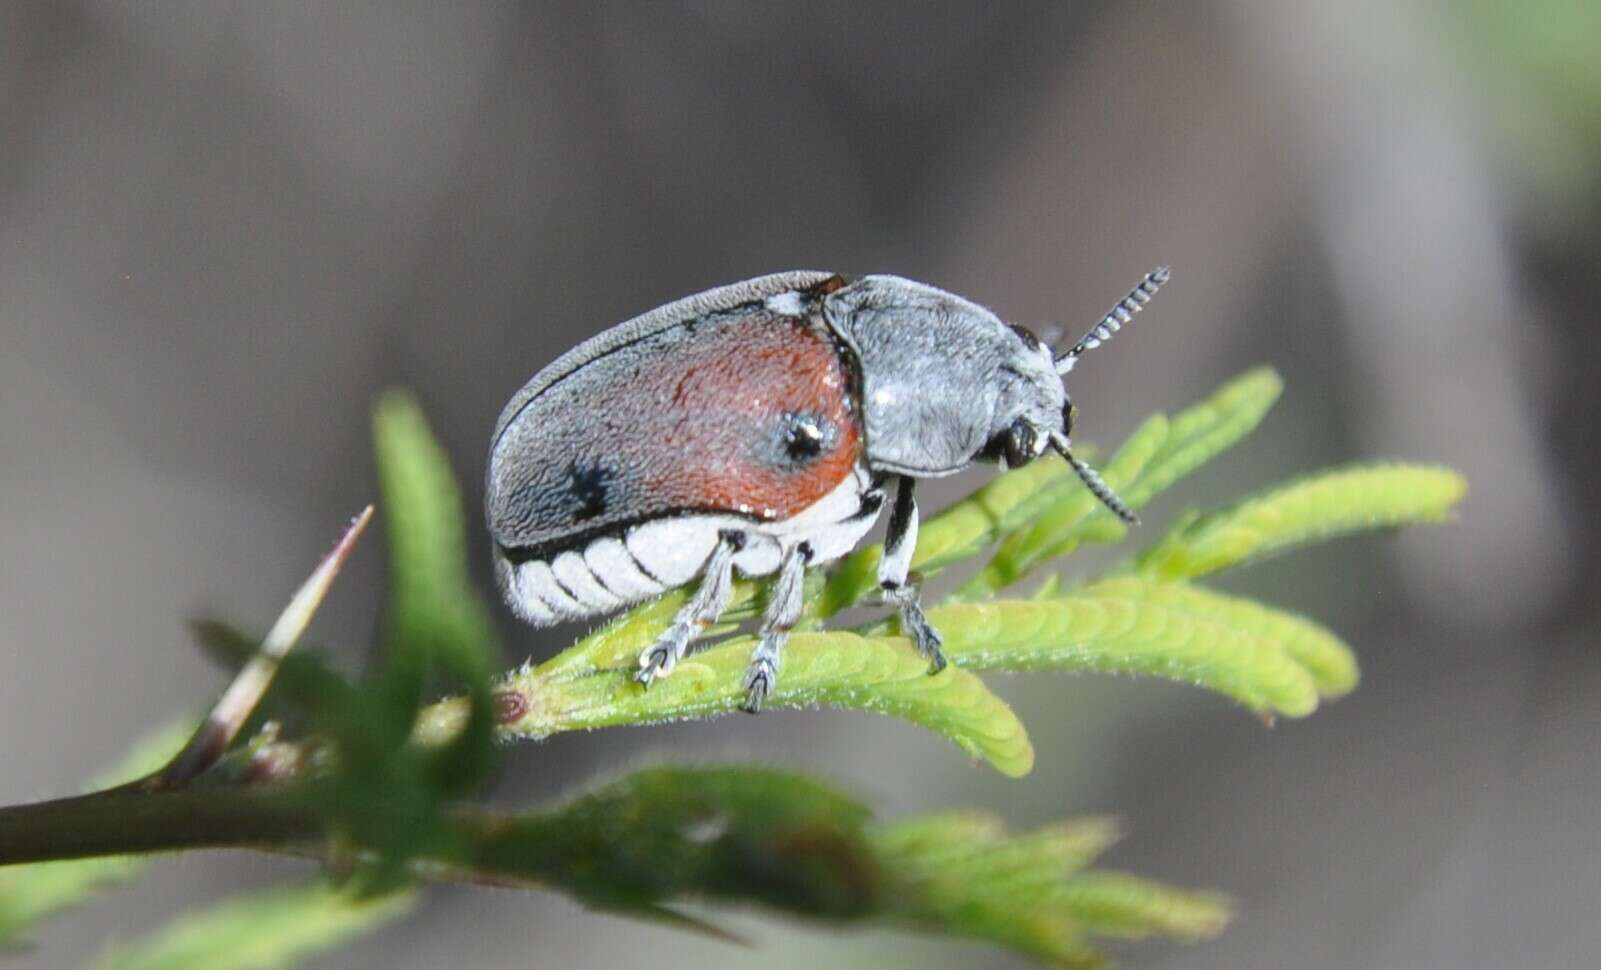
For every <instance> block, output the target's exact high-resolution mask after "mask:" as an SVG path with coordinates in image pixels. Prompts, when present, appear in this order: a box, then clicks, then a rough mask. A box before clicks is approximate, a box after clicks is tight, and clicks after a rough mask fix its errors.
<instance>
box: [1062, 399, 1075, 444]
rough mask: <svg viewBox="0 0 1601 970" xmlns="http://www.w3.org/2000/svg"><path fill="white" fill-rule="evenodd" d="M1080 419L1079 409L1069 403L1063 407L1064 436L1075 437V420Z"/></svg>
mask: <svg viewBox="0 0 1601 970" xmlns="http://www.w3.org/2000/svg"><path fill="white" fill-rule="evenodd" d="M1076 417H1078V408H1077V407H1075V406H1074V405H1073V402H1072V401H1068V402H1067V403H1066V404H1064V405H1062V434H1064V435H1066V436H1067V437H1069V438H1071V437H1073V419H1074V418H1076Z"/></svg>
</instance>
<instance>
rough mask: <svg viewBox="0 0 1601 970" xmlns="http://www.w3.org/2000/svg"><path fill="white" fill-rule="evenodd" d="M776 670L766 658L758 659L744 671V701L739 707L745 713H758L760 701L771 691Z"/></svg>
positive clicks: (759, 711)
mask: <svg viewBox="0 0 1601 970" xmlns="http://www.w3.org/2000/svg"><path fill="white" fill-rule="evenodd" d="M777 679H778V671H777V670H776V669H775V668H774V667H773V665H772V664H771V663H769V662H767V661H766V660H758V661H756V662H755V663H753V664H751V665H750V669H749V670H748V671H746V672H745V703H743V704H741V705H740V706H739V709H740V710H742V711H744V712H745V713H746V714H760V713H761V711H762V702H763V701H765V700H767V695H768V694H770V693H772V690H773V683H774V682H775V681H776V680H777Z"/></svg>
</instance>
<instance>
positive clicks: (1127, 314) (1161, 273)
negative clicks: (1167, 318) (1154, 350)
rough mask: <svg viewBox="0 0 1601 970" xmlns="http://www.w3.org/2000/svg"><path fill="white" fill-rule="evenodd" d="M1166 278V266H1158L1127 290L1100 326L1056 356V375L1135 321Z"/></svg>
mask: <svg viewBox="0 0 1601 970" xmlns="http://www.w3.org/2000/svg"><path fill="white" fill-rule="evenodd" d="M1168 276H1169V273H1168V269H1167V267H1166V266H1158V267H1157V268H1156V269H1153V270H1151V271H1150V272H1149V273H1146V274H1145V279H1143V280H1140V284H1139V285H1138V286H1136V287H1134V289H1132V290H1129V294H1128V296H1125V297H1123V299H1121V300H1119V301H1118V302H1117V305H1116V306H1114V307H1112V309H1110V310H1108V311H1107V313H1106V316H1104V317H1102V318H1101V322H1100V323H1097V324H1096V325H1095V326H1094V327H1092V328H1090V332H1089V333H1087V334H1085V335H1084V336H1083V338H1081V339H1080V340H1079V342H1078V343H1076V344H1074V345H1073V348H1072V349H1071V350H1069V351H1068V352H1067V353H1065V354H1061V355H1058V356H1057V358H1056V372H1057V373H1058V374H1066V373H1067V372H1068V371H1070V370H1072V369H1073V365H1074V364H1076V363H1078V359H1079V358H1080V357H1082V356H1084V353H1085V352H1086V351H1090V350H1094V349H1095V348H1096V347H1099V346H1100V345H1101V344H1104V343H1106V342H1107V341H1108V340H1111V339H1112V334H1114V333H1117V332H1118V330H1120V329H1122V327H1123V324H1125V323H1128V322H1129V321H1130V320H1132V319H1134V314H1136V313H1139V312H1140V311H1141V310H1143V309H1145V304H1147V303H1149V302H1151V297H1153V296H1155V295H1156V291H1157V290H1159V289H1161V287H1162V284H1163V283H1166V282H1167V280H1168Z"/></svg>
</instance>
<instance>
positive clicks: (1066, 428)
mask: <svg viewBox="0 0 1601 970" xmlns="http://www.w3.org/2000/svg"><path fill="white" fill-rule="evenodd" d="M1167 280H1168V270H1167V267H1165V266H1162V267H1158V268H1157V269H1155V270H1154V271H1152V272H1150V273H1147V274H1146V276H1145V278H1144V279H1143V280H1141V281H1140V282H1139V285H1137V286H1135V287H1134V289H1133V290H1131V291H1130V292H1129V294H1128V296H1126V297H1124V298H1123V299H1122V300H1120V301H1118V303H1117V305H1115V306H1114V307H1112V309H1111V310H1110V311H1108V312H1107V314H1106V315H1105V316H1103V317H1102V318H1101V320H1100V322H1099V323H1097V324H1096V325H1095V326H1094V327H1092V328H1090V332H1089V333H1087V334H1085V335H1084V336H1083V338H1081V339H1080V340H1079V341H1078V343H1076V344H1074V345H1073V346H1072V347H1070V348H1068V349H1067V350H1066V351H1064V352H1063V353H1061V354H1059V355H1056V356H1054V357H1053V356H1052V353H1051V351H1050V350H1049V349H1048V348H1046V347H1045V346H1044V345H1043V344H1042V343H1041V342H1040V340H1039V339H1038V338H1037V337H1035V336H1034V335H1033V334H1032V333H1030V332H1029V331H1027V330H1025V329H1023V328H1022V327H1017V326H1014V327H1013V328H1012V331H1013V333H1015V334H1016V335H1017V337H1018V339H1019V340H1020V341H1022V342H1023V344H1024V345H1025V346H1026V347H1027V348H1028V350H1029V351H1032V352H1033V353H1032V354H1023V355H1020V357H1019V358H1018V361H1017V363H1019V364H1021V365H1022V366H1015V367H1009V368H1007V370H1008V371H1009V372H1012V373H1015V375H1016V376H1017V378H1018V380H1017V381H1015V382H1014V386H1015V387H1016V388H1017V390H1016V392H1015V393H1014V395H1013V396H1014V397H1015V399H1016V400H1015V402H1014V403H1013V404H1012V407H1011V409H1010V410H1007V411H1002V412H999V413H1001V414H1004V415H1005V418H1004V420H1003V421H1002V422H1001V426H999V427H997V428H996V429H994V432H993V433H992V436H991V438H990V444H989V446H988V447H987V448H986V449H985V455H986V457H991V458H1000V459H1003V460H1005V462H1006V465H1007V467H1009V468H1016V467H1018V466H1019V465H1023V464H1026V463H1028V462H1030V461H1033V460H1034V459H1035V458H1037V457H1039V455H1040V454H1041V453H1042V452H1044V450H1045V449H1046V448H1047V447H1049V448H1051V449H1053V450H1054V451H1056V452H1057V453H1058V454H1060V455H1061V456H1062V457H1063V458H1064V459H1066V461H1067V463H1068V464H1069V465H1071V466H1072V468H1073V471H1074V472H1076V473H1077V474H1078V477H1079V478H1080V479H1081V480H1082V481H1083V482H1084V485H1085V487H1086V488H1088V489H1089V490H1090V492H1091V493H1092V494H1093V495H1094V496H1095V497H1096V498H1097V499H1099V500H1100V501H1101V503H1102V504H1104V505H1105V506H1106V507H1107V508H1108V509H1110V510H1112V512H1114V513H1115V514H1116V515H1117V516H1118V518H1120V519H1122V520H1123V521H1125V522H1127V523H1129V524H1130V525H1135V524H1137V523H1138V522H1139V519H1138V518H1137V517H1136V516H1135V515H1134V511H1133V510H1132V509H1130V508H1129V507H1128V505H1127V504H1125V503H1124V502H1123V500H1122V499H1120V498H1118V497H1117V493H1116V492H1114V491H1112V488H1111V486H1109V485H1107V484H1106V482H1105V480H1104V479H1102V478H1101V476H1100V475H1099V474H1098V473H1097V472H1096V471H1095V469H1094V468H1091V467H1090V466H1089V465H1088V464H1087V463H1086V462H1084V461H1082V460H1081V459H1079V458H1078V457H1076V456H1075V455H1074V454H1073V449H1072V441H1071V436H1072V434H1073V418H1074V417H1075V413H1076V412H1075V408H1074V407H1073V401H1072V398H1070V397H1069V396H1068V394H1067V386H1066V383H1065V379H1066V377H1067V373H1068V372H1069V371H1071V370H1072V369H1073V366H1074V365H1075V364H1077V363H1078V359H1079V358H1080V357H1082V356H1083V355H1084V354H1085V353H1086V352H1088V351H1090V350H1093V349H1095V348H1096V347H1099V346H1100V345H1101V344H1103V343H1105V342H1107V341H1108V340H1110V339H1112V335H1113V334H1114V333H1116V332H1117V331H1118V330H1119V329H1121V327H1122V326H1123V324H1125V323H1128V322H1129V321H1130V320H1132V319H1133V318H1134V314H1136V313H1138V312H1140V311H1141V310H1143V309H1144V308H1145V304H1147V303H1149V302H1150V301H1151V297H1152V296H1154V295H1156V291H1157V289H1158V288H1160V287H1161V285H1162V284H1163V283H1166V282H1167ZM1041 359H1043V361H1044V362H1045V367H1046V372H1047V373H1049V374H1050V379H1049V380H1044V379H1042V378H1041V375H1040V372H1039V366H1038V363H1039V361H1040V360H1041ZM1049 385H1055V386H1054V387H1052V386H1049ZM1053 425H1054V427H1053Z"/></svg>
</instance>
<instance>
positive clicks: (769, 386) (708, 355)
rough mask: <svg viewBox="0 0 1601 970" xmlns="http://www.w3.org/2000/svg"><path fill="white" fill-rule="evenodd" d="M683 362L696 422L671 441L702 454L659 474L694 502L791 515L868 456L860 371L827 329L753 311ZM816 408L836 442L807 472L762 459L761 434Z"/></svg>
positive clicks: (658, 485)
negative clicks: (855, 398)
mask: <svg viewBox="0 0 1601 970" xmlns="http://www.w3.org/2000/svg"><path fill="white" fill-rule="evenodd" d="M692 347H693V349H692V350H690V351H689V352H687V353H685V354H684V359H681V360H679V361H677V362H675V363H677V364H678V366H677V368H675V373H674V375H673V376H674V381H673V391H672V395H671V400H672V402H673V406H674V407H675V408H683V409H686V410H687V412H688V413H689V414H691V415H693V416H694V418H693V420H691V421H689V422H685V423H683V424H680V425H677V426H676V427H674V428H672V429H671V432H670V434H669V437H668V440H667V441H665V442H664V443H666V444H669V445H670V446H672V447H674V448H681V449H692V450H693V451H694V452H698V455H697V459H698V460H690V461H686V462H684V463H682V464H680V465H678V466H677V467H675V468H672V469H670V470H665V473H664V474H661V475H658V476H655V477H653V478H652V479H650V480H649V487H650V488H651V489H652V490H655V491H658V492H667V493H672V494H675V495H678V496H681V497H682V498H683V499H684V504H686V505H694V506H698V507H701V508H715V509H725V510H727V511H730V512H741V513H744V514H748V515H754V516H756V517H758V518H762V519H782V518H787V517H788V516H791V515H794V514H795V513H797V512H799V511H801V510H802V509H804V508H806V507H807V506H809V505H811V504H812V503H814V502H816V501H817V500H818V499H820V498H822V497H823V496H824V495H826V494H828V493H829V492H830V491H832V490H833V489H834V487H835V486H837V485H838V484H839V483H840V482H841V481H842V480H844V478H845V477H846V476H847V475H849V474H850V472H851V469H853V468H854V467H855V466H856V462H857V460H858V459H859V458H860V456H861V432H860V429H859V427H858V424H857V416H856V414H855V413H854V410H853V408H852V403H851V388H850V374H849V372H848V371H847V370H846V368H845V365H844V362H843V361H842V360H841V359H840V354H839V351H838V350H837V349H836V347H835V346H834V343H833V341H832V340H830V339H829V338H828V336H827V335H825V334H823V333H820V332H818V330H816V329H815V328H813V327H811V326H808V325H805V324H802V323H799V322H793V323H789V322H786V321H782V320H775V319H773V318H771V317H767V316H764V315H758V314H752V315H751V316H750V317H748V318H747V319H745V320H742V321H739V322H738V323H736V324H732V325H730V326H728V327H725V328H723V329H722V330H721V331H720V332H719V333H718V339H716V340H708V341H705V342H704V343H697V344H694V345H692ZM790 413H808V414H814V415H816V416H817V417H819V418H821V419H823V420H824V421H827V422H828V423H829V424H832V425H833V426H834V427H835V428H837V429H838V435H837V437H836V438H835V440H834V441H833V442H832V447H830V448H828V449H827V450H826V451H824V452H823V453H821V454H819V455H817V456H816V457H815V458H814V459H812V460H811V461H809V462H807V463H805V464H804V465H803V466H802V467H800V468H798V469H784V468H776V467H773V466H772V465H770V464H765V463H763V462H761V461H759V460H757V457H756V436H761V435H770V434H773V433H774V429H776V428H777V427H778V425H779V422H780V421H781V420H782V419H783V417H784V415H785V414H790Z"/></svg>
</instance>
